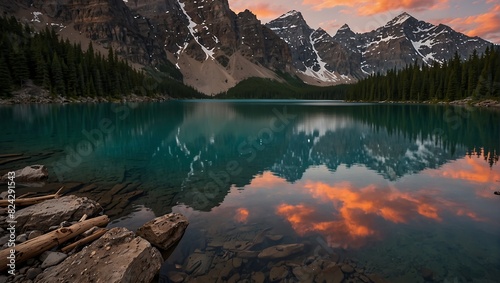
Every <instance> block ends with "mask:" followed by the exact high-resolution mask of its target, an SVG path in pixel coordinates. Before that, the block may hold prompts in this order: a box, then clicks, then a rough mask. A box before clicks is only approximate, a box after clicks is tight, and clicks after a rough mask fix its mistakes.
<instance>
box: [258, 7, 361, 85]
mask: <svg viewBox="0 0 500 283" xmlns="http://www.w3.org/2000/svg"><path fill="white" fill-rule="evenodd" d="M266 26H267V27H268V28H270V29H271V30H272V31H273V32H274V33H276V34H277V35H278V36H279V37H280V38H282V39H283V40H284V41H285V42H286V43H288V45H289V46H290V48H291V52H292V60H293V65H294V67H295V68H297V70H298V71H299V72H301V73H302V74H304V75H306V76H311V77H314V78H315V79H317V80H320V81H324V82H330V83H332V84H335V83H340V82H348V77H347V76H346V75H349V74H351V73H354V72H353V71H352V70H351V69H350V68H349V67H350V63H349V61H348V60H349V59H350V58H349V54H348V52H347V50H346V48H345V47H343V46H342V45H340V44H339V43H337V42H334V41H333V39H332V37H331V36H330V35H329V34H328V33H326V31H324V30H323V29H321V28H320V29H318V30H313V29H311V28H310V27H309V25H307V23H306V21H305V20H304V18H303V17H302V14H301V13H300V12H298V11H295V10H293V11H290V12H288V13H286V14H284V15H282V16H281V17H279V18H277V19H275V20H273V21H271V22H269V23H268V24H266ZM342 75H344V76H345V77H343V76H342Z"/></svg>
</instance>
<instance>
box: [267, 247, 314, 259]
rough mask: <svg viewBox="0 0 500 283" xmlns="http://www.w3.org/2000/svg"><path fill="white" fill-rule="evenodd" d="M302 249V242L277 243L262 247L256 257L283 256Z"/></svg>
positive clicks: (273, 257)
mask: <svg viewBox="0 0 500 283" xmlns="http://www.w3.org/2000/svg"><path fill="white" fill-rule="evenodd" d="M303 250H304V244H289V245H277V246H272V247H269V248H267V249H264V250H263V251H262V252H260V253H259V255H258V258H271V259H277V258H284V257H287V256H290V255H292V254H296V253H299V252H301V251H303Z"/></svg>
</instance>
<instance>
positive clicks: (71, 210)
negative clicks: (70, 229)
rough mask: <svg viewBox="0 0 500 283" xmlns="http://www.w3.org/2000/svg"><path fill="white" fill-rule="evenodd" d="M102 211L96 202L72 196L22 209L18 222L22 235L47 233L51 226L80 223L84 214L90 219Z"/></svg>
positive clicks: (17, 218)
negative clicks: (68, 222)
mask: <svg viewBox="0 0 500 283" xmlns="http://www.w3.org/2000/svg"><path fill="white" fill-rule="evenodd" d="M101 211H102V208H101V206H100V205H99V204H98V203H96V202H95V201H93V200H90V199H88V198H86V197H82V198H80V197H77V196H73V195H71V196H65V197H61V198H58V199H52V200H46V201H44V202H42V203H38V204H35V205H32V206H29V207H26V208H23V209H20V210H18V211H17V213H16V221H17V227H19V228H20V233H24V232H26V231H30V230H39V231H42V232H44V233H46V232H48V231H49V228H50V227H51V226H58V225H59V224H60V223H61V222H63V221H78V220H79V219H80V218H81V217H82V216H83V215H84V214H87V215H88V217H89V218H90V217H92V216H94V215H97V214H98V213H100V212H101Z"/></svg>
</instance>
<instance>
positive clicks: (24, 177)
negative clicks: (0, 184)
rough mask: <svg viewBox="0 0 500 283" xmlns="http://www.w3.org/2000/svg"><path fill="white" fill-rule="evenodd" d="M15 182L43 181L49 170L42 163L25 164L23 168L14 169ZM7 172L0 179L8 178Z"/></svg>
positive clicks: (5, 179)
mask: <svg viewBox="0 0 500 283" xmlns="http://www.w3.org/2000/svg"><path fill="white" fill-rule="evenodd" d="M15 173H16V177H15V182H19V183H27V182H40V181H45V180H47V178H48V177H49V171H48V170H47V167H45V166H43V165H31V166H26V167H24V168H23V169H20V170H16V171H15ZM7 177H8V174H5V175H4V176H3V177H2V181H7V180H8V178H7Z"/></svg>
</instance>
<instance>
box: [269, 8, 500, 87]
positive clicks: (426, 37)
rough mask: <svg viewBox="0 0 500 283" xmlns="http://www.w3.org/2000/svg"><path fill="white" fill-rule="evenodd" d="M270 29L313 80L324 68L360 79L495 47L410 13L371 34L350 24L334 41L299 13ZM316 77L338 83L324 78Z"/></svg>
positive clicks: (273, 23) (396, 18) (289, 16)
mask: <svg viewBox="0 0 500 283" xmlns="http://www.w3.org/2000/svg"><path fill="white" fill-rule="evenodd" d="M267 26H268V27H269V28H271V29H272V30H273V31H274V32H275V33H276V34H277V35H278V36H280V37H281V38H282V39H283V40H285V41H286V42H288V43H289V44H290V48H291V49H292V54H294V55H293V56H292V57H293V58H294V66H295V67H296V68H297V69H298V70H299V71H301V72H303V73H308V72H309V75H313V74H311V73H312V72H311V71H310V69H311V68H312V70H313V71H315V72H318V70H321V67H325V68H326V69H327V70H328V71H329V72H331V73H338V74H340V75H341V76H347V77H355V78H361V77H365V76H367V75H369V74H374V73H377V72H380V73H385V72H387V71H388V70H391V69H394V68H395V69H401V68H403V67H405V66H406V65H408V64H413V63H415V62H419V63H422V62H424V63H426V64H428V65H432V64H433V63H434V62H438V63H442V62H444V61H446V60H449V59H451V58H452V57H453V56H454V54H455V52H457V53H458V54H459V55H460V56H461V57H462V58H468V57H469V56H470V55H471V54H472V52H473V51H474V50H477V52H478V53H483V52H484V51H485V49H486V47H488V46H490V45H491V43H490V42H488V41H486V40H483V39H481V38H479V37H469V36H466V35H464V34H462V33H459V32H456V31H454V30H453V29H451V28H450V27H448V26H445V25H442V24H440V25H437V26H436V25H433V24H430V23H427V22H424V21H419V20H417V19H415V18H414V17H412V16H411V15H409V14H408V13H402V14H401V15H399V16H397V17H395V18H394V19H393V20H391V21H389V22H388V23H387V24H386V25H384V26H382V27H380V28H378V29H376V30H373V31H370V32H367V33H355V32H353V31H352V30H351V29H350V27H349V26H348V25H343V26H342V27H341V28H340V29H339V30H338V31H337V33H336V34H335V35H334V36H333V37H332V36H330V35H328V34H327V33H326V32H325V31H323V30H321V29H318V30H316V31H313V30H312V29H311V28H310V27H309V26H308V25H307V23H306V22H305V20H304V19H303V17H302V15H301V14H300V13H299V12H296V11H291V12H288V13H286V14H284V15H282V16H280V17H279V18H277V19H275V20H273V21H271V22H269V23H268V24H267ZM315 53H316V54H315ZM305 55H306V56H305ZM304 59H305V60H304ZM301 60H303V62H304V67H303V66H302V65H301V64H302V62H300V61H301ZM317 77H318V79H320V80H323V81H325V82H333V81H332V80H331V79H330V78H328V77H325V76H321V75H319V76H317Z"/></svg>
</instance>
